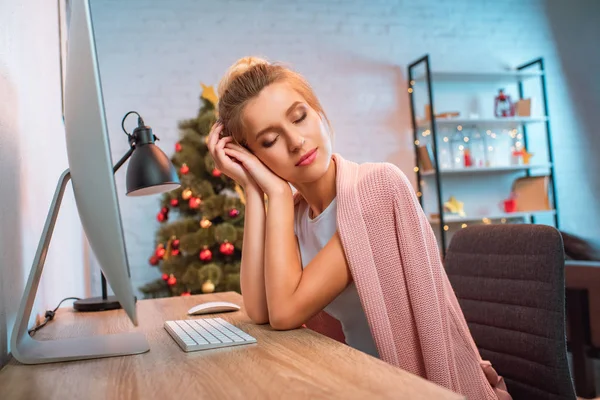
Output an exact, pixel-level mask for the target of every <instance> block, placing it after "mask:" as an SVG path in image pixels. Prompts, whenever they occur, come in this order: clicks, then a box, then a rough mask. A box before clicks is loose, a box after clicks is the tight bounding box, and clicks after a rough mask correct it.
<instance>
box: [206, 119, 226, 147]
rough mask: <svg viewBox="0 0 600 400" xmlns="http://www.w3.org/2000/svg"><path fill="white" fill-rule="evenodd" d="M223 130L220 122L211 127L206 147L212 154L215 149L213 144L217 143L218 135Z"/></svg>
mask: <svg viewBox="0 0 600 400" xmlns="http://www.w3.org/2000/svg"><path fill="white" fill-rule="evenodd" d="M222 130H223V124H221V123H220V122H218V123H216V124H215V125H213V127H212V129H211V131H210V133H209V134H208V141H207V142H206V146H207V147H208V151H210V152H211V154H212V152H213V149H214V148H215V144H216V143H217V142H218V141H219V134H220V133H221V131H222Z"/></svg>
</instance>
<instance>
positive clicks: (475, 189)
mask: <svg viewBox="0 0 600 400" xmlns="http://www.w3.org/2000/svg"><path fill="white" fill-rule="evenodd" d="M532 84H533V85H534V87H535V90H526V89H528V88H530V87H531V85H532ZM457 86H458V88H457ZM448 88H449V90H448ZM474 88H475V89H476V90H473V89H474ZM499 88H503V89H505V92H510V91H512V94H511V96H512V98H513V99H514V101H516V100H519V99H524V98H526V97H525V96H524V95H525V92H526V91H527V92H530V91H533V92H537V93H538V94H537V95H529V96H527V97H529V98H531V99H532V100H535V101H536V102H538V103H537V106H538V107H537V108H538V109H537V110H536V112H533V111H532V113H531V116H514V117H506V118H495V117H493V115H494V113H493V100H494V98H493V96H494V95H495V93H497V90H498V89H499ZM507 88H509V89H507ZM480 89H481V90H480ZM443 90H448V93H450V96H453V95H454V94H456V96H457V97H456V99H455V100H454V99H452V98H451V97H450V99H451V100H450V101H447V102H446V103H445V104H444V103H443V101H441V100H440V99H442V98H443V94H440V92H443ZM486 90H487V91H488V92H487V93H486V92H485V91H486ZM478 91H481V92H483V93H486V94H485V96H484V97H483V98H484V100H481V99H479V98H477V97H476V96H481V94H474V93H477V92H478ZM408 92H409V96H410V109H411V121H412V126H413V134H414V150H415V158H416V165H417V167H415V172H416V178H417V190H418V192H417V195H418V197H419V201H420V203H421V206H422V207H423V209H424V211H425V213H426V214H427V215H428V218H429V222H430V223H431V224H432V227H433V228H434V231H435V232H436V236H437V237H438V240H439V244H440V247H441V252H442V254H443V256H445V254H446V249H447V245H448V243H449V240H448V239H449V236H448V235H451V234H452V233H453V232H455V231H456V230H457V229H461V228H464V227H466V226H468V225H469V224H473V223H476V224H477V223H482V224H495V223H514V222H517V223H518V222H526V223H547V224H550V225H553V226H555V227H556V228H558V226H559V220H558V205H557V203H556V193H555V181H554V163H553V154H552V145H551V133H550V121H549V116H548V106H547V100H546V81H545V74H544V61H543V59H542V58H539V59H536V60H533V61H531V62H528V63H526V64H523V65H521V66H519V67H517V68H516V69H514V70H509V71H493V72H481V71H473V72H468V71H432V69H431V68H430V56H429V55H425V56H423V57H422V58H420V59H418V60H416V61H415V62H413V63H411V64H410V65H409V66H408ZM434 93H435V95H434ZM448 93H446V95H448ZM419 96H420V98H419ZM418 100H421V101H420V102H419V101H418ZM436 102H437V104H436ZM486 102H487V103H486ZM418 106H423V110H424V113H423V114H422V115H421V116H420V117H418V116H417V114H418V111H417V107H418ZM425 106H428V107H425ZM459 106H464V108H466V109H467V111H466V112H464V111H465V110H458V109H455V107H459ZM486 106H488V108H487V111H489V107H492V108H491V110H492V112H486ZM442 108H443V109H442ZM532 109H533V108H532ZM437 112H459V115H458V116H457V117H451V118H436V116H435V114H436V113H437ZM425 113H427V114H425ZM465 115H466V117H465ZM461 135H464V138H463V139H464V143H462V142H461V141H460V140H458V141H457V140H456V139H449V138H450V137H459V138H460V137H461ZM473 135H474V136H473ZM532 135H533V136H532ZM473 137H475V138H478V139H477V140H478V141H479V142H478V143H479V146H480V147H481V148H482V149H483V150H482V151H481V154H483V156H482V158H480V160H479V164H477V165H472V166H468V167H465V166H464V165H455V164H456V162H457V161H458V160H460V159H461V157H455V156H456V152H455V151H453V150H452V149H453V148H457V149H460V152H463V151H464V150H463V149H464V148H465V147H469V146H474V139H473ZM491 138H493V139H494V143H499V141H495V140H496V138H500V139H501V140H503V141H504V142H508V143H512V145H513V147H509V149H510V150H509V151H507V152H506V154H508V156H507V157H508V158H507V159H506V160H504V161H506V162H498V163H493V162H490V160H489V159H487V158H486V157H491V156H490V155H489V154H488V150H489V152H492V151H493V150H494V146H493V145H490V144H489V142H488V143H486V139H487V140H492V139H491ZM481 142H483V144H481ZM504 142H503V143H504ZM423 145H426V146H428V148H429V156H430V157H429V158H430V159H431V161H432V164H433V169H431V170H427V171H421V169H420V168H419V167H418V166H420V165H423V163H422V160H420V159H419V158H420V157H419V154H420V152H419V148H420V147H421V146H423ZM446 148H450V150H447V149H446ZM532 148H535V149H536V151H535V152H534V153H533V154H534V157H533V160H532V161H531V162H530V163H526V164H523V163H519V164H514V163H512V162H510V161H509V158H510V153H511V152H512V151H514V150H519V149H526V151H527V152H531V149H532ZM456 151H459V150H456ZM496 151H498V153H497V154H501V155H502V154H504V153H500V150H496ZM448 153H450V156H448ZM460 155H462V156H464V153H460ZM442 156H444V157H445V158H444V160H449V161H447V162H444V161H443V160H442ZM497 157H500V158H501V156H497ZM482 159H485V162H483V161H482ZM501 159H502V158H501ZM455 160H456V162H455ZM459 164H460V163H459ZM522 176H548V198H549V203H550V209H549V210H546V209H542V210H539V211H537V210H536V211H527V212H504V210H503V209H501V208H500V205H499V203H500V202H501V201H502V200H504V199H505V198H506V197H508V196H509V195H510V190H511V186H510V183H511V182H514V180H515V179H516V178H519V177H522ZM482 182H483V184H482ZM465 187H467V188H470V190H471V192H470V193H469V194H468V195H467V197H468V198H469V196H470V198H469V200H470V202H469V206H470V207H471V209H470V212H467V213H466V215H464V216H461V215H458V214H451V213H447V212H444V206H443V205H444V203H445V202H446V201H447V200H448V198H449V197H450V196H455V197H456V198H459V199H460V198H462V195H463V193H462V192H461V190H463V189H464V190H468V189H465ZM504 194H506V196H504V197H503V195H504ZM465 205H466V203H465Z"/></svg>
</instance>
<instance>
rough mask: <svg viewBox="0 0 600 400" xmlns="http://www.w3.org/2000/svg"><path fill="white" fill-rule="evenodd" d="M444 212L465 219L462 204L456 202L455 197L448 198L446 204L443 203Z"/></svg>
mask: <svg viewBox="0 0 600 400" xmlns="http://www.w3.org/2000/svg"><path fill="white" fill-rule="evenodd" d="M444 212H447V213H450V214H454V215H459V216H461V217H465V216H466V214H465V211H464V203H463V202H462V201H458V200H457V199H456V197H454V196H450V198H449V199H448V201H447V202H445V203H444Z"/></svg>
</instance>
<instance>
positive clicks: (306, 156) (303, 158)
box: [296, 147, 317, 166]
mask: <svg viewBox="0 0 600 400" xmlns="http://www.w3.org/2000/svg"><path fill="white" fill-rule="evenodd" d="M315 151H317V148H316V147H315V148H314V149H312V150H310V151H309V152H308V153H306V154H305V155H303V156H302V157H300V160H298V162H297V163H296V166H298V165H300V164H302V161H304V160H306V159H307V158H309V157H310V156H312V155H313V154H314V153H315Z"/></svg>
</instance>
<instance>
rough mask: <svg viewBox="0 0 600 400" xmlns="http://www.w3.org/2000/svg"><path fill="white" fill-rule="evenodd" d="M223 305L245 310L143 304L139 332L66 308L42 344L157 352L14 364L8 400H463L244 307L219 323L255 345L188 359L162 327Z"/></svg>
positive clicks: (2, 391)
mask: <svg viewBox="0 0 600 400" xmlns="http://www.w3.org/2000/svg"><path fill="white" fill-rule="evenodd" d="M215 300H224V301H231V302H233V303H236V304H239V305H242V298H241V296H240V295H239V294H237V293H233V292H229V293H216V294H212V295H202V296H190V297H177V298H165V299H156V300H140V301H139V302H138V319H139V326H138V327H134V326H133V325H132V324H131V323H130V322H129V320H128V319H127V317H126V315H125V312H124V311H123V310H114V311H104V312H100V313H89V314H88V313H77V312H74V311H72V309H70V308H66V309H61V310H60V311H59V312H58V313H57V316H56V319H55V320H54V321H52V322H51V323H49V324H48V325H47V326H46V327H44V328H43V329H42V330H40V331H39V332H37V333H36V337H37V339H39V340H43V339H47V338H50V337H53V338H61V337H62V338H65V337H69V336H75V335H82V336H83V335H92V334H101V333H119V332H125V331H140V332H143V333H145V334H146V337H147V338H148V342H149V343H150V351H149V352H147V353H144V354H141V355H132V356H125V357H111V358H103V359H95V360H83V361H75V362H66V363H54V364H43V365H21V364H20V363H18V362H17V361H16V360H15V359H12V360H11V361H10V362H9V364H8V365H7V366H6V367H4V368H3V369H2V370H1V371H0V398H1V399H7V400H8V399H10V400H20V399H23V400H29V399H61V400H62V399H86V400H88V399H103V400H104V399H175V400H179V399H224V398H227V399H231V398H241V399H249V398H250V399H251V398H257V399H271V398H272V399H294V398H310V399H316V398H329V399H331V398H343V399H351V398H355V399H365V398H368V397H374V398H377V399H382V398H394V399H399V398H406V399H415V400H416V399H460V398H463V397H462V396H460V395H458V394H455V393H453V392H450V391H448V390H446V389H444V388H442V387H440V386H437V385H435V384H433V383H431V382H428V381H426V380H424V379H422V378H419V377H417V376H414V375H412V374H410V373H408V372H406V371H403V370H401V369H399V368H396V367H393V366H391V365H389V364H387V363H385V362H383V361H381V360H378V359H376V358H373V357H371V356H369V355H366V354H364V353H362V352H359V351H356V350H354V349H352V348H351V347H349V346H346V345H344V344H342V343H339V342H337V341H335V340H332V339H329V338H327V337H325V336H322V335H320V334H318V333H316V332H314V331H311V330H310V329H297V330H293V331H274V330H272V329H271V328H270V326H269V325H254V324H252V322H251V321H250V319H249V318H248V317H247V315H246V314H245V312H244V311H243V308H242V310H241V311H238V312H230V313H225V314H221V315H220V316H221V317H222V318H223V319H226V320H228V321H229V322H231V323H233V324H235V325H236V326H238V327H239V328H241V329H243V330H244V331H246V332H248V333H249V334H250V335H252V336H254V337H255V338H256V339H257V343H256V344H251V345H245V346H239V347H231V348H222V349H215V350H205V351H197V352H192V353H185V352H183V351H182V350H181V349H180V348H179V346H178V345H177V344H176V343H175V341H174V340H173V339H172V338H171V337H170V336H169V334H168V333H167V331H166V330H165V329H164V328H163V323H164V321H165V320H174V319H187V318H201V317H188V316H187V315H186V311H187V310H188V309H189V308H190V307H192V306H194V305H196V304H198V303H201V302H205V301H215Z"/></svg>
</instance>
